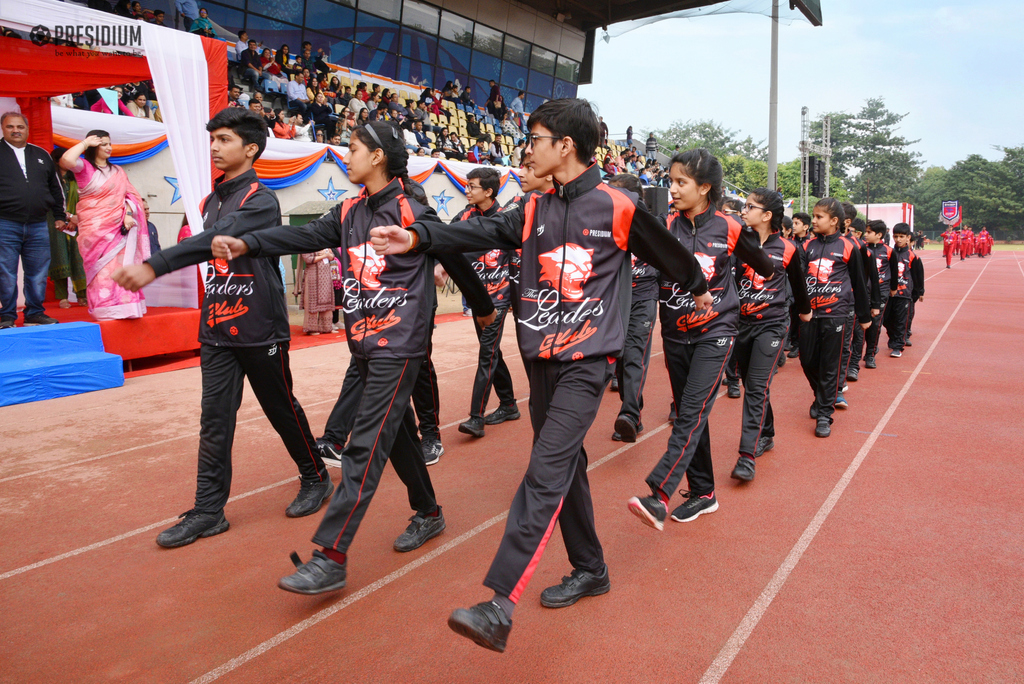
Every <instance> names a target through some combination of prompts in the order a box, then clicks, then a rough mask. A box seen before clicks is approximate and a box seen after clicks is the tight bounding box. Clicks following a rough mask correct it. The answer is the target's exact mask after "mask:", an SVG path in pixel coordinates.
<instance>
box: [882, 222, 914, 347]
mask: <svg viewBox="0 0 1024 684" xmlns="http://www.w3.org/2000/svg"><path fill="white" fill-rule="evenodd" d="M892 236H893V240H895V241H896V248H895V249H894V250H893V251H892V257H891V259H892V260H893V261H894V262H895V263H896V280H895V281H893V282H892V283H890V285H889V287H890V288H891V289H890V290H889V308H888V311H887V312H886V316H885V332H886V334H887V335H888V336H889V350H890V351H889V356H891V357H893V358H899V357H901V356H903V347H904V346H906V342H907V327H908V325H909V323H910V307H911V305H912V304H913V303H914V302H920V301H923V300H924V265H923V264H922V263H921V260H920V259H919V258H918V257H917V255H916V254H914V250H912V249H911V248H910V226H908V225H907V224H906V223H897V224H896V225H895V226H893V229H892Z"/></svg>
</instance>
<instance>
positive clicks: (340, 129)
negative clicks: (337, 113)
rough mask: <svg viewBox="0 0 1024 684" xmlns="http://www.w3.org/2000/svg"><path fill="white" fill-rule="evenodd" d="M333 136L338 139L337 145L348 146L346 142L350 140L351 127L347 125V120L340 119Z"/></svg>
mask: <svg viewBox="0 0 1024 684" xmlns="http://www.w3.org/2000/svg"><path fill="white" fill-rule="evenodd" d="M334 133H335V136H336V137H337V138H338V139H339V142H338V144H339V145H345V146H346V147H347V146H348V141H349V140H351V139H352V126H351V125H350V124H349V122H348V119H344V118H343V119H341V120H339V121H338V126H337V127H336V128H335V129H334Z"/></svg>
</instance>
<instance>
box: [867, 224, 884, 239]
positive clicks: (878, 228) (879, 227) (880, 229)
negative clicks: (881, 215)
mask: <svg viewBox="0 0 1024 684" xmlns="http://www.w3.org/2000/svg"><path fill="white" fill-rule="evenodd" d="M864 229H865V230H870V231H871V232H872V233H877V234H878V235H881V236H882V239H883V240H884V239H885V232H886V230H888V229H887V227H886V225H885V221H883V220H881V219H872V220H870V221H868V222H867V225H866V226H864Z"/></svg>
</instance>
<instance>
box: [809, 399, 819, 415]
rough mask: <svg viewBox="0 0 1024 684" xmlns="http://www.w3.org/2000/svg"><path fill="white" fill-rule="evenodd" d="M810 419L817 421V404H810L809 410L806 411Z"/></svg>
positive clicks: (815, 402)
mask: <svg viewBox="0 0 1024 684" xmlns="http://www.w3.org/2000/svg"><path fill="white" fill-rule="evenodd" d="M807 413H808V414H809V415H810V416H811V418H813V419H815V420H817V419H818V402H817V401H814V402H812V403H811V408H810V409H809V410H808V411H807Z"/></svg>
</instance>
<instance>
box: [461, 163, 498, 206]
mask: <svg viewBox="0 0 1024 684" xmlns="http://www.w3.org/2000/svg"><path fill="white" fill-rule="evenodd" d="M472 178H476V179H478V180H479V181H480V189H481V190H490V191H491V199H492V200H497V199H498V190H500V189H501V174H499V173H498V170H497V169H491V168H487V167H483V168H476V169H473V170H472V171H470V172H469V173H467V174H466V179H467V180H469V179H472Z"/></svg>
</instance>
